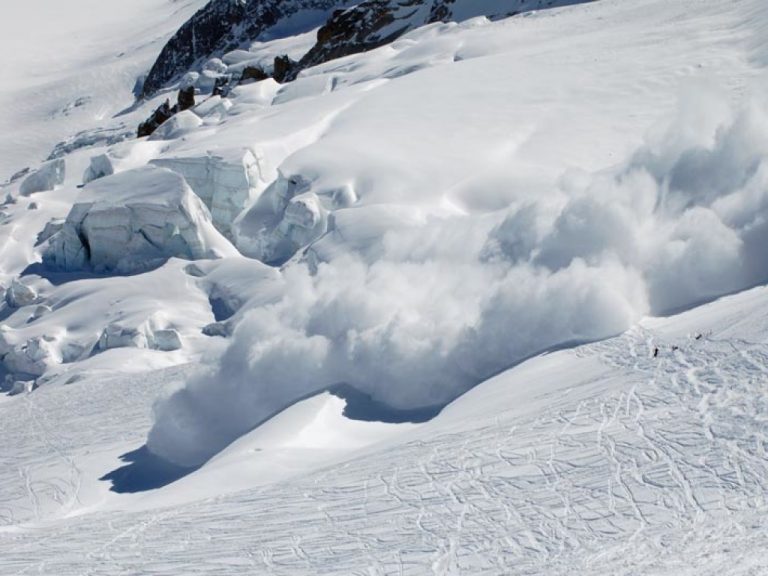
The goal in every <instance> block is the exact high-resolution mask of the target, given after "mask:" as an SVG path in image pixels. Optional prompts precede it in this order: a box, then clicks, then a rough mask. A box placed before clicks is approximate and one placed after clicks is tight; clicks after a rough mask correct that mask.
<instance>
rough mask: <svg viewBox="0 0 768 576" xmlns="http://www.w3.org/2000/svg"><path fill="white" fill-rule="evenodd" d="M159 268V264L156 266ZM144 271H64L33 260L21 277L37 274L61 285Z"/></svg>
mask: <svg viewBox="0 0 768 576" xmlns="http://www.w3.org/2000/svg"><path fill="white" fill-rule="evenodd" d="M158 268H159V266H158ZM143 273H144V272H140V273H139V272H137V273H135V274H123V273H117V272H110V273H103V274H99V273H96V272H89V271H87V270H78V271H76V272H65V271H62V270H59V269H55V268H51V267H48V266H46V265H45V264H43V263H42V262H35V263H34V264H30V265H29V266H27V267H26V268H25V269H24V270H23V271H22V272H21V277H22V278H23V277H26V276H39V277H40V278H42V279H43V280H47V281H48V282H50V283H51V284H53V285H54V286H62V285H63V284H67V283H69V282H77V281H78V280H93V279H96V280H98V279H101V278H112V277H116V276H124V277H130V276H138V275H139V274H143Z"/></svg>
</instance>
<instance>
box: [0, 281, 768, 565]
mask: <svg viewBox="0 0 768 576" xmlns="http://www.w3.org/2000/svg"><path fill="white" fill-rule="evenodd" d="M767 302H768V293H766V290H765V289H764V288H759V289H755V290H753V291H751V292H747V293H744V294H742V295H738V296H734V297H729V298H726V299H724V300H722V301H719V302H716V303H714V304H709V305H706V306H704V307H702V308H699V309H696V310H693V311H691V312H687V313H685V314H683V315H682V316H675V317H671V318H666V319H649V320H646V321H644V322H643V323H641V324H640V325H639V326H638V327H636V328H634V329H633V330H631V331H629V332H628V333H627V334H625V335H624V336H621V337H618V338H615V339H610V340H606V341H604V342H601V343H598V344H593V345H588V346H584V347H579V348H576V349H573V350H568V351H561V352H556V353H553V354H550V355H546V356H542V357H540V358H536V359H534V360H531V361H529V362H527V363H525V364H523V365H521V366H519V367H518V368H515V369H513V370H511V371H509V372H506V373H504V374H502V375H500V376H498V377H496V378H494V379H492V380H490V381H489V382H487V383H485V384H483V385H482V386H479V387H478V388H476V389H475V390H473V391H472V392H470V393H469V394H467V395H465V396H464V397H462V398H461V399H459V400H457V401H456V402H454V403H453V404H451V405H450V406H448V407H447V408H446V410H445V411H444V412H443V413H442V414H441V415H440V416H439V417H437V418H436V419H434V420H433V421H431V422H429V423H427V424H423V425H421V426H419V427H416V428H413V427H409V428H405V429H402V430H400V432H399V434H397V435H395V436H391V437H389V438H386V437H384V436H382V435H381V431H380V430H379V431H377V430H376V429H375V426H376V425H375V424H365V423H356V425H355V426H352V424H353V423H349V424H343V422H341V421H339V420H338V418H339V417H338V416H336V417H332V414H333V411H334V410H338V407H337V406H335V405H334V404H333V403H332V404H330V405H329V404H328V403H324V402H323V400H322V397H320V398H317V399H314V400H312V401H311V402H309V403H306V404H304V405H297V406H296V407H295V409H291V411H289V412H288V413H286V418H283V417H278V419H276V420H275V426H274V427H270V426H269V425H268V426H265V427H263V432H261V433H260V432H259V431H257V434H256V435H255V436H254V437H252V438H247V437H246V438H244V439H243V440H244V441H243V442H240V443H239V444H236V445H233V446H232V447H231V449H230V450H229V451H228V454H229V455H231V454H235V455H236V459H234V460H232V459H230V458H228V455H227V454H226V453H225V454H223V455H222V456H221V457H219V458H217V459H215V460H212V461H211V462H210V463H209V464H207V465H206V466H205V467H203V468H202V469H201V470H199V471H198V472H196V473H195V474H193V475H191V476H188V477H187V478H185V479H183V480H182V481H180V482H179V483H177V484H175V485H174V484H171V485H169V486H167V487H165V488H162V489H160V490H158V491H156V493H153V492H149V493H146V494H147V496H145V497H144V500H141V499H136V497H135V495H121V496H116V495H114V494H112V495H110V494H108V493H107V492H106V490H105V487H104V485H103V483H102V484H101V486H94V485H95V484H98V483H96V482H94V480H93V478H94V477H95V475H97V474H98V473H100V472H101V471H105V470H106V468H108V464H109V461H110V456H111V455H116V454H118V453H120V451H121V450H123V449H125V447H127V446H135V445H136V444H137V443H139V442H140V441H141V431H142V430H144V429H146V427H147V426H148V425H149V420H148V418H147V415H148V411H147V407H148V406H147V398H149V397H151V396H152V390H153V389H155V387H156V386H158V385H159V384H160V382H162V381H167V380H176V379H180V378H183V377H184V374H185V371H183V370H182V371H179V370H175V371H173V372H170V373H168V372H165V373H163V372H157V373H155V374H154V375H152V376H151V377H149V378H147V377H145V376H142V377H140V378H136V377H122V378H118V379H101V378H99V379H93V380H86V381H83V382H79V383H77V384H76V385H72V386H68V387H44V388H41V389H40V390H39V391H38V392H37V393H35V394H32V395H29V396H20V397H16V398H13V399H11V400H6V401H5V402H4V403H2V404H0V411H1V412H2V419H0V422H2V430H3V437H4V438H5V439H6V440H5V448H6V449H7V452H6V454H9V455H10V458H8V459H7V460H6V461H5V465H4V466H3V469H2V474H3V486H4V488H3V492H2V494H3V504H2V510H3V511H4V512H3V517H4V518H5V519H6V523H7V527H6V528H4V529H2V531H0V549H1V550H2V559H3V560H2V566H3V569H4V571H5V572H6V573H9V574H15V573H26V572H34V573H43V574H61V575H69V574H83V573H92V574H114V573H132V574H159V573H172V574H178V573H185V574H211V573H220V572H225V573H227V574H253V573H271V574H317V573H325V574H357V573H361V574H362V573H373V574H425V573H436V574H451V573H462V574H464V573H472V574H563V575H565V574H573V573H574V572H576V573H579V574H589V575H591V574H612V575H618V574H627V575H629V574H697V575H701V574H761V573H763V571H764V570H766V569H768V555H766V553H765V552H764V551H765V549H766V543H767V540H768V526H766V521H765V518H766V512H767V510H766V500H765V494H766V488H767V487H766V484H765V479H766V477H768V476H767V474H768V459H766V454H765V449H766V435H765V417H764V414H765V409H766V407H765V405H764V404H765V393H764V387H765V382H766V378H768V376H766V370H768V366H767V362H768V347H767V345H766V334H768V308H766V303H767ZM699 334H703V335H702V336H701V338H699V339H697V336H698V335H699ZM654 346H659V348H660V350H661V352H660V354H659V356H658V357H657V358H653V357H652V354H651V351H652V347H654ZM673 347H675V349H673ZM297 411H298V412H297ZM323 414H327V416H323ZM62 419H66V420H67V422H68V425H67V426H60V425H59V422H61V421H62ZM321 419H322V420H324V421H326V422H330V423H331V425H332V428H333V435H332V438H329V437H328V435H327V433H326V432H323V428H322V427H321V428H318V424H316V422H317V421H319V420H321ZM281 420H282V421H281ZM286 420H287V421H286ZM297 421H298V422H305V423H307V424H306V427H307V428H306V429H305V430H306V432H305V433H304V434H301V433H299V434H297V433H296V432H295V424H294V422H297ZM313 422H315V423H313ZM108 423H111V424H109V425H108ZM127 424H130V425H127ZM270 424H272V423H270ZM366 427H369V428H371V430H370V432H371V433H373V436H374V437H376V436H377V435H378V437H379V438H380V441H379V442H378V443H376V444H373V445H371V446H368V447H365V448H359V446H360V444H361V440H362V437H361V433H364V431H365V429H366ZM275 428H277V431H275ZM280 437H282V438H286V439H288V441H286V440H280V439H279V438H280ZM302 437H303V438H304V440H302ZM326 442H327V444H326ZM350 443H353V444H352V445H351V446H350ZM355 446H358V448H357V449H355ZM350 447H352V449H353V451H352V452H348V453H347V454H346V455H344V452H343V451H344V450H348V449H349V448H350ZM324 450H325V451H327V450H330V454H328V453H327V452H324ZM265 453H266V454H267V455H268V459H267V462H264V461H263V460H262V458H263V456H264V454H265ZM111 457H112V458H114V456H111ZM318 457H320V460H319V462H318V461H317V460H315V459H316V458H318ZM113 462H116V460H113ZM286 470H287V471H286ZM196 475H200V476H199V477H198V478H197V479H196ZM274 479H279V480H280V481H277V482H274V483H270V480H274ZM196 480H197V481H196ZM241 483H242V484H241ZM246 483H247V484H249V487H248V488H247V489H244V488H245V486H244V485H243V484H246ZM232 485H234V486H235V487H236V488H239V489H240V491H238V492H236V493H232V494H226V492H227V491H228V487H231V486H232ZM203 487H204V488H203ZM199 490H202V493H201V492H198V491H199ZM190 493H191V494H192V496H193V497H195V496H197V497H200V496H202V495H205V496H206V497H208V498H209V499H207V500H201V501H199V502H196V503H183V499H184V498H185V497H186V496H188V495H189V494H190ZM153 494H154V496H153ZM147 498H149V499H150V501H149V502H147V500H146V499H147ZM152 498H154V503H153V502H152V501H151V499H152ZM178 500H181V503H179V502H178ZM175 501H176V503H174V502H175ZM83 507H84V508H83ZM147 507H148V508H147ZM121 508H123V510H122V511H120V509H121ZM51 509H55V510H57V513H56V514H54V515H53V516H51V515H50V511H51ZM36 518H37V519H39V520H37V521H35V519H36ZM40 520H43V521H40Z"/></svg>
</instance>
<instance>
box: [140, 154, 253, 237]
mask: <svg viewBox="0 0 768 576" xmlns="http://www.w3.org/2000/svg"><path fill="white" fill-rule="evenodd" d="M152 164H154V165H156V166H163V167H166V168H169V169H170V170H173V171H174V172H176V173H178V174H181V175H182V176H184V179H185V180H186V181H187V183H188V184H189V185H190V186H191V187H192V190H194V192H195V194H197V196H199V197H200V199H201V200H202V201H203V202H205V205H206V206H207V207H208V209H209V210H210V211H211V217H212V220H213V224H214V225H215V226H216V228H217V229H218V230H220V231H221V232H222V233H223V234H224V235H225V236H227V237H228V238H230V239H231V238H232V237H233V230H232V227H233V225H234V223H235V221H236V220H237V218H238V216H239V215H240V213H241V212H243V210H244V209H245V208H246V207H247V206H248V205H249V204H250V201H251V199H252V198H253V197H255V196H256V195H257V194H258V193H259V192H260V191H261V190H263V188H264V182H263V180H262V174H261V165H260V162H259V158H258V157H257V155H256V154H254V153H253V152H251V151H250V150H247V149H246V150H219V151H217V152H216V153H215V154H214V153H209V154H206V155H205V156H197V157H186V158H183V157H177V158H162V159H156V160H153V161H152Z"/></svg>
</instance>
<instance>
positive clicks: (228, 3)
mask: <svg viewBox="0 0 768 576" xmlns="http://www.w3.org/2000/svg"><path fill="white" fill-rule="evenodd" d="M349 3H350V2H349V1H348V0H288V1H286V0H258V1H251V2H240V1H235V2H233V1H232V0H212V1H211V2H209V3H208V4H206V6H205V7H204V8H202V9H200V10H199V11H198V12H197V13H196V14H195V15H194V16H193V17H192V18H191V19H190V20H189V21H188V22H186V23H185V24H184V25H183V26H182V27H181V28H179V30H178V31H177V32H176V34H174V35H173V37H172V38H171V39H170V40H169V41H168V43H167V44H166V45H165V47H164V48H163V50H162V52H161V53H160V55H159V56H158V58H157V60H156V61H155V63H154V65H153V66H152V69H151V70H150V72H149V75H148V76H147V78H146V80H145V82H144V86H143V90H142V95H143V96H145V97H146V96H151V95H153V94H154V93H155V92H157V91H158V90H159V89H160V88H162V87H163V86H165V85H166V84H167V83H168V82H169V81H171V80H173V79H174V78H176V77H178V76H181V75H182V74H184V73H185V72H187V71H188V70H189V69H190V68H191V67H192V66H193V65H194V64H195V63H197V62H198V61H200V60H201V59H204V58H205V59H207V58H211V57H212V56H216V55H219V56H220V55H222V54H223V53H225V52H228V51H231V50H234V49H236V48H239V47H241V46H242V45H243V44H245V43H248V42H252V41H254V40H257V39H264V38H268V37H269V35H270V34H274V35H277V36H289V35H291V34H296V33H301V32H306V31H308V30H311V29H312V28H315V27H317V26H319V25H320V24H321V23H322V22H323V21H324V20H325V18H326V17H327V15H328V14H329V13H330V11H331V10H333V9H334V8H337V7H339V6H344V5H348V4H349Z"/></svg>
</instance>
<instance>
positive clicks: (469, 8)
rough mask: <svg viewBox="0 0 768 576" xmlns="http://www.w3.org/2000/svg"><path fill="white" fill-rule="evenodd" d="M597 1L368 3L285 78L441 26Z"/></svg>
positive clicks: (340, 17)
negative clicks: (430, 26)
mask: <svg viewBox="0 0 768 576" xmlns="http://www.w3.org/2000/svg"><path fill="white" fill-rule="evenodd" d="M590 1H593V0H367V1H365V2H361V3H360V4H358V5H356V6H354V7H352V8H349V9H348V10H338V11H336V12H334V13H333V15H332V16H331V18H330V19H329V20H328V21H327V22H326V23H325V25H324V26H323V27H322V28H320V30H319V31H318V34H317V43H316V44H315V45H314V46H313V47H312V49H311V50H310V51H309V52H308V53H307V54H306V55H305V56H304V57H303V58H302V59H301V61H300V62H298V63H297V64H296V65H294V66H293V67H292V69H291V71H290V72H289V73H288V74H287V75H286V76H285V79H286V80H291V79H293V78H295V77H296V75H297V74H298V73H299V72H300V71H302V70H304V69H306V68H310V67H312V66H316V65H318V64H323V63H325V62H329V61H331V60H335V59H336V58H342V57H344V56H349V55H351V54H357V53H360V52H366V51H368V50H373V49H375V48H378V47H380V46H384V45H386V44H389V43H390V42H392V41H394V40H395V39H397V38H399V37H400V36H402V35H403V34H405V33H407V32H410V31H411V30H414V29H416V28H419V27H421V26H424V25H426V24H432V23H435V22H450V21H456V22H460V21H462V20H467V19H469V18H474V17H476V16H487V17H489V18H491V19H499V18H505V17H508V16H511V15H514V14H518V13H520V12H525V11H530V10H537V9H541V8H552V7H555V6H563V5H566V4H578V3H580V2H590Z"/></svg>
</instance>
